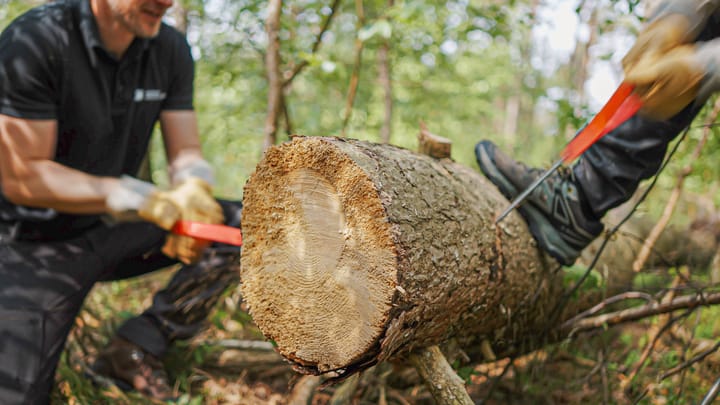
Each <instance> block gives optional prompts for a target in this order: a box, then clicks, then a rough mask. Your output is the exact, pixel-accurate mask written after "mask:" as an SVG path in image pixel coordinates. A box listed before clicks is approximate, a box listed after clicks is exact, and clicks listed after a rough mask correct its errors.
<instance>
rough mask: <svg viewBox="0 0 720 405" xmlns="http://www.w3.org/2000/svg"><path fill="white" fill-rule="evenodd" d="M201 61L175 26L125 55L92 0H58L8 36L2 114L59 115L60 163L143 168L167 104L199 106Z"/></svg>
mask: <svg viewBox="0 0 720 405" xmlns="http://www.w3.org/2000/svg"><path fill="white" fill-rule="evenodd" d="M193 67H194V66H193V59H192V56H191V53H190V47H189V45H188V43H187V41H186V40H185V38H184V36H183V35H182V34H180V33H179V32H178V31H176V30H175V29H173V28H172V27H170V26H168V25H165V24H163V25H162V27H161V29H160V32H159V34H158V35H157V36H156V37H155V38H152V39H139V38H138V39H135V41H134V42H133V43H132V44H131V45H130V47H129V48H128V50H127V51H126V53H125V55H123V56H122V58H121V59H119V60H118V59H116V58H114V57H113V56H111V55H110V54H109V53H108V52H107V51H106V50H105V49H104V48H103V46H102V43H101V40H100V34H99V32H98V28H97V24H96V21H95V18H94V16H93V14H92V11H91V9H90V1H89V0H64V1H62V0H61V1H55V2H53V3H50V4H46V5H44V6H40V7H37V8H35V9H32V10H30V11H28V12H27V13H25V14H24V15H22V16H20V17H19V18H17V19H16V20H15V21H13V22H12V23H11V24H10V25H9V26H8V27H7V28H6V29H5V30H4V32H3V33H2V35H0V114H6V115H10V116H13V117H19V118H26V119H55V120H57V121H58V133H57V145H56V151H55V158H54V159H55V161H57V162H58V163H61V164H63V165H66V166H69V167H72V168H75V169H78V170H81V171H83V172H86V173H90V174H93V175H99V176H120V175H122V174H129V175H134V174H136V172H137V170H138V168H139V166H140V163H141V161H142V159H143V157H144V155H145V153H146V151H147V147H148V142H149V139H150V136H151V134H152V130H153V127H154V125H155V123H156V122H157V120H158V117H159V114H160V112H161V111H163V110H190V109H192V108H193V105H192V102H193V74H194V72H193ZM1 158H2V156H0V159H1ZM0 200H2V198H1V195H0ZM3 205H4V206H5V209H2V206H3ZM9 205H10V203H9V202H7V201H4V203H3V202H0V216H4V217H9V216H12V215H13V214H12V213H8V209H7V208H8V206H9ZM11 211H12V210H11ZM14 211H17V212H16V215H17V216H18V217H19V218H17V219H23V217H27V213H26V214H25V215H22V214H21V212H25V211H26V210H20V211H18V210H14ZM3 213H4V215H2V214H3ZM41 217H42V215H41ZM6 219H7V218H6Z"/></svg>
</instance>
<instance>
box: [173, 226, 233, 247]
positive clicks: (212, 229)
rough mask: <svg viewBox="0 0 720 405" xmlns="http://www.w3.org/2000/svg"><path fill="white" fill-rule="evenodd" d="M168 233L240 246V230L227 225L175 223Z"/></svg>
mask: <svg viewBox="0 0 720 405" xmlns="http://www.w3.org/2000/svg"><path fill="white" fill-rule="evenodd" d="M170 232H172V233H174V234H177V235H183V236H190V237H192V238H195V239H203V240H208V241H212V242H220V243H226V244H228V245H235V246H242V233H241V231H240V229H238V228H234V227H232V226H227V225H215V224H203V223H201V222H194V221H182V220H181V221H177V222H175V225H173V227H172V229H171V230H170Z"/></svg>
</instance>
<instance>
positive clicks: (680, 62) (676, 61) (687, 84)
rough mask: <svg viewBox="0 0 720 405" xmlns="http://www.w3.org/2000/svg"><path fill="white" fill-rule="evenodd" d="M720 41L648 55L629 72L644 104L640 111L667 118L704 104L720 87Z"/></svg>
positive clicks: (629, 80)
mask: <svg viewBox="0 0 720 405" xmlns="http://www.w3.org/2000/svg"><path fill="white" fill-rule="evenodd" d="M718 61H720V40H714V41H711V42H706V43H698V44H697V45H695V44H693V45H682V46H678V47H676V48H674V49H672V50H670V51H669V52H667V53H665V54H663V55H659V56H658V57H656V58H653V59H650V58H645V59H643V60H641V61H640V62H639V63H638V64H636V65H635V66H634V67H633V68H632V69H629V70H627V71H626V72H625V81H626V82H628V83H630V84H633V85H635V93H636V94H637V95H639V96H640V98H641V99H642V102H643V107H642V109H641V110H640V114H641V115H643V116H646V117H648V118H652V119H656V120H667V119H669V118H671V117H673V116H674V115H676V114H677V113H679V112H680V111H681V110H682V109H684V108H685V107H687V106H688V105H689V104H690V103H692V102H695V103H696V105H701V104H702V103H704V102H705V101H707V99H708V98H709V97H710V95H711V94H712V93H713V92H715V91H717V90H719V89H720V71H718V67H719V66H720V65H719V64H718Z"/></svg>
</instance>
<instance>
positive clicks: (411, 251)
mask: <svg viewBox="0 0 720 405" xmlns="http://www.w3.org/2000/svg"><path fill="white" fill-rule="evenodd" d="M244 204H245V205H244V210H243V218H242V224H243V237H244V246H243V251H242V259H241V262H242V266H241V267H242V269H241V272H242V275H241V279H242V280H243V284H242V291H243V297H244V298H245V300H246V302H247V303H248V305H249V308H250V313H251V314H252V316H253V319H254V320H255V322H256V324H257V325H258V326H259V327H260V329H261V330H262V331H263V333H264V334H265V335H266V336H267V337H268V338H269V339H272V340H273V341H274V342H275V343H276V344H277V348H276V349H277V350H278V352H279V353H280V354H282V355H283V356H284V357H285V358H286V359H287V360H289V361H290V362H291V363H292V364H293V366H294V368H295V369H296V370H298V371H300V372H303V373H309V374H320V373H326V372H330V371H335V372H336V374H335V375H337V376H339V378H342V377H345V376H348V375H351V374H352V373H353V372H355V371H359V370H363V369H366V368H368V367H370V366H372V365H374V364H376V363H377V362H380V361H384V360H386V359H389V358H392V357H396V356H399V355H406V354H408V353H410V352H412V351H413V350H415V349H419V348H425V347H429V346H432V345H436V344H438V343H441V342H443V341H445V340H446V339H448V338H450V337H454V338H456V339H457V340H458V342H459V343H460V345H461V346H464V347H468V346H469V345H471V344H474V345H479V343H480V342H484V343H485V345H486V348H487V349H488V352H491V353H494V354H495V355H497V357H498V358H500V357H503V356H508V355H511V354H521V353H527V352H528V351H530V350H533V349H536V348H539V347H542V346H543V345H545V344H547V343H548V342H553V341H557V340H558V339H559V338H562V337H564V336H567V333H568V330H567V328H561V327H560V325H562V323H563V322H564V321H565V320H568V319H570V318H571V317H573V316H574V315H576V314H579V313H580V312H581V311H583V310H584V309H587V308H590V307H591V306H593V305H594V304H597V303H598V302H600V301H601V300H602V299H603V298H604V297H606V296H609V295H613V294H615V293H616V292H618V291H620V290H622V289H626V288H627V287H628V286H630V285H631V283H630V281H631V280H632V277H633V274H634V273H633V272H632V270H631V266H630V263H632V258H633V256H632V252H629V253H628V252H626V251H630V250H632V249H629V248H628V246H629V244H628V243H627V240H626V239H623V237H619V238H618V240H617V241H616V242H610V243H609V246H610V249H613V251H614V252H615V254H614V256H617V257H620V256H623V255H627V256H629V257H630V258H629V259H628V260H627V261H626V262H625V265H624V266H622V265H618V266H614V265H613V264H610V265H608V264H603V263H601V264H600V265H598V269H599V271H598V272H597V273H598V275H600V276H601V277H602V281H603V284H602V286H600V287H593V288H587V286H583V288H581V289H579V290H578V291H575V294H573V295H569V294H567V293H568V292H569V291H570V287H572V286H573V285H574V281H572V280H570V282H569V281H568V279H567V275H568V273H567V272H565V271H563V270H562V269H561V268H560V266H558V265H557V263H555V262H554V261H553V260H552V259H550V258H549V257H547V256H545V255H544V254H542V253H541V252H540V251H539V250H538V249H537V247H536V244H535V242H534V240H533V239H532V237H531V236H530V233H529V232H528V229H527V225H526V224H525V222H524V221H523V219H522V218H521V217H520V216H519V215H518V214H517V213H516V212H513V213H511V214H510V215H509V216H508V217H507V218H506V219H505V220H504V221H502V222H501V223H500V224H499V225H495V224H494V218H495V217H496V215H497V214H498V213H499V212H501V211H502V210H503V209H504V208H505V207H506V206H507V204H508V201H507V200H506V199H505V198H504V197H502V196H501V195H500V194H499V192H498V191H497V189H496V188H495V186H493V185H492V184H491V183H489V182H488V181H487V180H486V179H485V177H484V176H482V175H481V174H480V173H479V172H477V171H476V170H472V169H469V168H467V167H464V166H462V165H459V164H457V163H455V162H453V161H452V160H450V159H434V158H431V157H429V156H424V155H421V154H418V153H414V152H411V151H408V150H405V149H401V148H398V147H395V146H392V145H383V144H372V143H368V142H363V141H357V140H351V139H342V138H329V137H295V138H293V140H292V141H291V142H286V143H284V144H281V145H278V146H275V147H272V148H270V149H269V150H268V151H267V153H266V154H265V157H264V158H263V160H262V161H261V162H260V163H259V164H258V166H257V169H256V171H255V173H254V174H253V175H252V176H251V177H250V179H249V180H248V182H247V184H246V186H245V189H244ZM594 249H595V248H592V247H591V248H590V249H588V251H592V250H594ZM623 249H624V250H623ZM634 251H635V252H637V250H634ZM607 256H610V255H607ZM610 263H612V262H610ZM568 297H570V298H568Z"/></svg>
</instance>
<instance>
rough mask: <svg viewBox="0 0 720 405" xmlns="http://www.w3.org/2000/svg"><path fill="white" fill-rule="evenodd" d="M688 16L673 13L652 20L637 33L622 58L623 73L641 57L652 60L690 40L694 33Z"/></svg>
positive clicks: (638, 61) (633, 66)
mask: <svg viewBox="0 0 720 405" xmlns="http://www.w3.org/2000/svg"><path fill="white" fill-rule="evenodd" d="M693 28H694V27H693V25H692V22H691V21H690V20H689V18H688V16H686V15H683V14H679V13H673V14H667V15H664V16H661V17H658V18H657V19H655V20H653V21H652V22H651V23H650V24H648V25H647V26H646V27H645V28H644V29H643V30H642V31H640V33H639V34H638V37H637V39H636V40H635V44H634V45H633V46H632V48H630V50H629V51H628V53H627V54H626V55H625V57H624V58H623V60H622V65H623V69H624V70H625V73H626V74H627V72H628V71H629V70H632V69H633V68H635V66H636V65H637V64H638V63H640V62H641V61H642V60H643V59H645V61H646V62H647V61H652V60H655V59H657V58H658V57H660V56H662V55H664V54H665V53H667V52H668V51H669V50H671V49H673V48H675V47H676V46H679V45H683V44H687V43H690V42H692V41H693V40H694V39H695V38H694V36H695V35H696V34H694V33H693Z"/></svg>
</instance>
